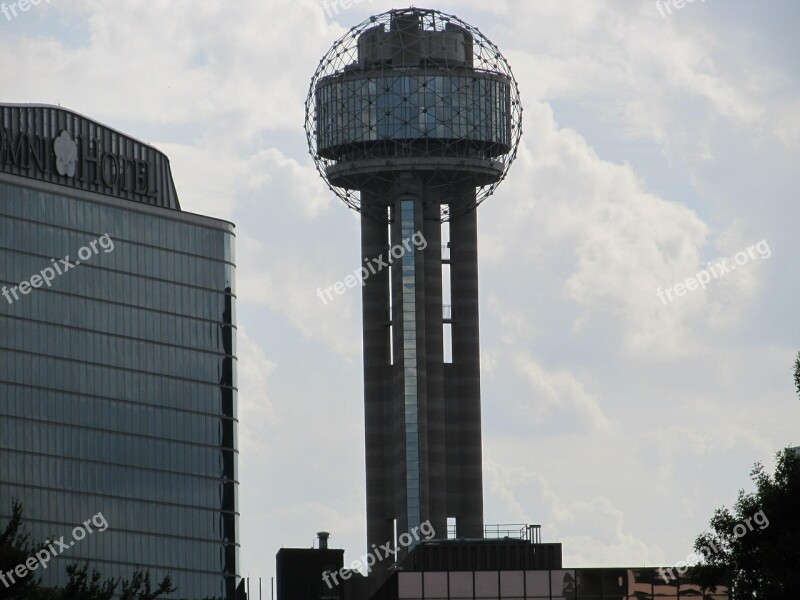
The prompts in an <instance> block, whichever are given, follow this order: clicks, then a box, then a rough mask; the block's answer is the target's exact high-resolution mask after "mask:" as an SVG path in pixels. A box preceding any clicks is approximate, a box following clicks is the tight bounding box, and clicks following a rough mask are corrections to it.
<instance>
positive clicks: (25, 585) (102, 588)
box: [0, 502, 176, 600]
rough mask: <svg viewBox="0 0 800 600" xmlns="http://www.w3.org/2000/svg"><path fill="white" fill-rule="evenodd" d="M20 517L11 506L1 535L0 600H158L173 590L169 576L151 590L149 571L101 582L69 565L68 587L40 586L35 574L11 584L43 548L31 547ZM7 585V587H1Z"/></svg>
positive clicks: (94, 574) (99, 576)
mask: <svg viewBox="0 0 800 600" xmlns="http://www.w3.org/2000/svg"><path fill="white" fill-rule="evenodd" d="M22 515H23V509H22V505H21V504H19V503H18V502H14V503H13V504H12V511H11V519H10V520H9V522H8V524H7V525H6V527H5V529H4V530H3V532H2V533H1V534H0V576H1V575H3V574H6V575H5V581H2V580H0V600H111V599H112V598H113V596H114V594H115V593H118V594H119V596H120V598H121V600H157V599H158V598H162V597H163V596H166V595H169V594H171V593H172V592H174V591H175V590H176V588H175V587H174V586H173V585H172V581H171V579H170V577H169V575H167V576H166V577H165V578H164V579H163V580H162V581H161V582H160V583H159V584H158V585H157V586H156V588H155V590H154V589H153V585H152V582H151V579H150V572H149V571H145V570H142V569H137V570H136V571H134V573H133V576H132V577H131V579H129V580H128V579H117V580H114V579H105V580H104V579H103V576H102V574H101V573H99V572H97V571H96V570H95V569H91V572H90V570H89V565H88V564H84V565H82V566H79V565H77V564H71V565H68V566H67V584H66V585H65V586H64V587H63V588H47V587H44V586H42V585H41V583H40V581H39V579H38V577H36V575H35V574H34V573H29V574H28V575H27V576H26V577H25V578H18V577H14V579H13V582H12V581H11V578H10V577H8V575H7V574H8V573H9V572H12V574H13V571H14V569H15V568H16V567H17V566H18V565H24V564H25V562H26V561H27V560H28V559H29V558H31V556H33V555H34V553H35V552H36V551H37V550H39V549H42V548H44V546H39V547H35V546H32V545H31V541H30V535H29V534H27V533H25V531H24V523H23V518H22ZM54 566H55V565H51V567H50V568H53V567H54ZM12 576H13V575H12ZM6 582H7V583H8V585H4V584H5V583H6ZM118 589H119V591H117V590H118Z"/></svg>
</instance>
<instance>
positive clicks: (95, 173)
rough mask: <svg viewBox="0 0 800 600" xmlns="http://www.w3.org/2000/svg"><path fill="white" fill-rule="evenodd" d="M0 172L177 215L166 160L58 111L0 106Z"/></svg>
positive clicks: (134, 142) (150, 149) (121, 136)
mask: <svg viewBox="0 0 800 600" xmlns="http://www.w3.org/2000/svg"><path fill="white" fill-rule="evenodd" d="M0 172H3V173H11V174H13V175H21V176H23V177H30V178H32V179H38V180H40V181H46V182H49V183H54V184H58V185H63V186H67V187H70V188H74V189H77V190H82V191H87V192H96V193H99V194H106V195H108V196H114V197H116V198H122V199H124V200H132V201H135V202H142V203H146V204H152V205H156V206H162V207H164V208H172V209H175V210H180V204H179V202H178V194H177V192H176V191H175V184H174V182H173V181H172V172H171V171H170V167H169V159H167V157H166V155H164V154H163V153H161V152H159V151H158V150H156V149H155V148H153V147H152V146H148V145H147V144H144V143H142V142H140V141H138V140H136V139H134V138H132V137H129V136H127V135H124V134H122V133H119V132H118V131H116V130H114V129H111V128H110V127H106V126H105V125H101V124H100V123H97V122H95V121H91V120H89V119H87V118H86V117H83V116H81V115H79V114H76V113H74V112H71V111H68V110H65V109H63V108H60V107H58V106H43V105H32V104H19V105H18V104H0Z"/></svg>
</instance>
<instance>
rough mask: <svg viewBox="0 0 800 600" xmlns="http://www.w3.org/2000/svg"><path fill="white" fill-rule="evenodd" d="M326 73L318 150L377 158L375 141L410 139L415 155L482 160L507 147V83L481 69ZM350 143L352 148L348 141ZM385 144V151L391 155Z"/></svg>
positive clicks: (321, 92) (319, 106)
mask: <svg viewBox="0 0 800 600" xmlns="http://www.w3.org/2000/svg"><path fill="white" fill-rule="evenodd" d="M447 73H448V74H437V73H436V71H428V72H424V71H423V72H420V71H419V70H415V72H413V73H405V74H403V73H398V74H392V75H386V74H381V75H376V76H374V77H370V76H368V75H361V76H359V77H358V78H347V77H338V76H337V77H331V78H329V79H324V80H322V81H321V82H320V84H319V87H318V88H317V96H316V97H317V115H318V121H317V151H318V152H319V154H320V155H321V156H323V157H325V158H329V159H334V160H342V159H348V160H352V159H355V158H362V157H365V158H366V157H372V156H381V153H380V151H379V148H376V147H375V142H387V141H389V142H391V141H398V142H400V141H405V142H408V141H414V142H415V144H414V145H412V146H408V147H407V148H406V150H407V153H409V154H411V155H419V156H429V155H436V156H468V157H471V158H484V157H492V156H498V155H500V154H505V153H507V152H508V151H509V150H510V148H511V107H510V97H511V90H510V82H509V81H508V80H507V79H505V78H503V77H501V76H499V75H490V74H486V73H481V72H469V73H464V74H459V75H455V74H452V73H451V72H447ZM354 145H355V146H354ZM398 151H399V150H398V149H397V148H396V147H394V146H393V147H392V148H391V152H390V153H389V154H388V155H387V156H397V154H398Z"/></svg>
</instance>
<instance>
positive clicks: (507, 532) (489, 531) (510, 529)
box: [483, 523, 542, 544]
mask: <svg viewBox="0 0 800 600" xmlns="http://www.w3.org/2000/svg"><path fill="white" fill-rule="evenodd" d="M483 537H485V538H487V539H502V538H509V539H512V540H526V541H528V542H531V543H532V544H541V543H542V526H541V525H526V524H524V523H510V524H505V523H504V524H500V525H486V526H485V527H484V528H483Z"/></svg>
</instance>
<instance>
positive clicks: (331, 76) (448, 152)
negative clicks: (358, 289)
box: [305, 8, 522, 220]
mask: <svg viewBox="0 0 800 600" xmlns="http://www.w3.org/2000/svg"><path fill="white" fill-rule="evenodd" d="M403 16H410V17H416V18H418V19H419V20H420V22H421V24H422V29H423V30H425V31H434V32H442V31H444V30H445V28H446V27H448V26H449V27H453V26H455V27H458V28H461V29H463V30H464V31H466V32H468V34H469V35H471V36H472V47H471V51H472V56H471V59H472V63H471V65H470V67H469V68H464V65H463V64H462V65H458V66H453V69H452V73H453V77H454V78H456V79H458V78H459V77H461V79H460V80H464V79H465V78H467V77H468V76H469V74H470V73H472V72H474V73H476V74H479V75H480V77H481V78H482V80H484V79H489V78H493V79H495V80H498V81H501V82H503V87H504V90H505V89H506V87H507V90H508V92H507V94H508V95H509V96H510V98H504V102H507V108H506V110H508V111H509V113H510V114H509V115H507V118H508V117H510V118H509V122H510V130H509V131H504V132H503V135H504V138H503V139H504V140H507V143H505V144H503V147H502V150H501V151H495V152H494V153H491V154H487V155H486V156H483V157H479V158H480V159H481V160H483V162H485V163H486V165H490V166H491V168H492V169H493V170H494V171H495V172H496V176H495V177H493V179H494V180H493V181H489V182H486V183H485V184H484V185H476V186H475V187H476V188H477V189H476V196H475V199H474V200H472V199H470V200H469V204H468V205H466V206H465V207H463V209H464V210H471V209H474V208H475V207H476V206H477V205H479V204H480V203H481V202H483V201H484V200H486V198H488V197H489V196H490V195H491V194H492V193H493V192H494V190H495V188H496V187H497V186H498V185H499V183H500V182H501V181H502V180H503V179H504V178H505V177H506V174H507V173H508V170H509V168H510V166H511V163H512V162H513V161H514V159H515V158H516V155H517V148H518V146H519V141H520V137H521V135H522V104H521V102H520V94H519V87H518V85H517V81H516V80H515V79H514V76H513V73H512V71H511V67H510V65H509V64H508V61H507V60H506V59H505V57H504V56H503V55H502V54H501V53H500V50H499V49H498V48H497V46H496V45H495V44H493V43H492V42H491V41H489V40H488V39H487V38H486V37H485V36H484V35H483V34H482V33H481V32H480V31H479V30H478V29H477V28H475V27H473V26H471V25H469V24H468V23H465V22H464V21H462V20H460V19H459V18H458V17H456V16H454V15H450V14H446V13H442V12H440V11H437V10H432V9H424V8H407V9H396V10H390V11H388V12H385V13H381V14H379V15H375V16H372V17H369V18H368V19H366V20H365V21H363V22H362V23H360V24H359V25H356V26H355V27H352V28H351V29H350V30H349V31H348V32H347V33H346V34H345V35H343V36H342V37H341V38H339V39H338V40H337V41H336V42H335V43H334V44H333V46H331V48H330V49H329V50H328V52H327V53H326V54H325V56H323V58H322V60H320V62H319V65H318V67H317V70H316V72H315V73H314V75H313V77H312V78H311V85H310V87H309V91H308V96H307V98H306V103H305V109H306V119H305V131H306V137H307V140H308V148H309V152H310V154H311V156H312V157H313V159H314V163H315V165H316V168H317V171H318V172H319V174H320V175H321V176H322V178H323V179H324V180H325V182H326V183H327V184H328V187H329V188H330V189H331V190H332V191H333V192H334V193H335V194H336V195H337V196H339V198H341V199H342V200H343V201H344V202H345V203H346V204H347V205H348V206H349V207H350V208H352V209H354V210H357V211H359V212H360V211H361V210H362V206H361V200H360V197H359V194H358V191H357V190H356V189H349V188H345V187H338V186H336V185H334V184H332V183H331V181H330V177H329V173H328V171H327V170H328V169H329V168H330V167H333V166H335V165H336V164H337V162H338V161H337V160H336V158H332V157H331V156H328V157H326V156H323V155H322V154H321V152H320V148H319V144H320V136H319V130H318V129H319V128H318V121H319V117H320V115H319V114H318V110H319V106H320V98H319V97H318V96H319V94H318V92H319V86H320V82H321V81H323V80H324V81H323V84H325V85H327V83H328V82H331V81H332V80H333V81H344V80H345V79H347V77H348V76H349V75H350V74H351V73H353V72H354V71H355V72H358V69H354V66H355V65H357V64H358V39H359V36H361V35H362V34H363V33H364V32H365V31H367V30H373V29H376V28H384V30H385V29H386V28H388V27H389V26H390V25H391V22H392V20H393V19H395V18H397V17H403ZM402 43H405V42H404V41H403V42H402ZM459 67H460V68H459ZM443 69H444V71H445V72H449V69H450V66H449V65H447V64H444V65H442V64H438V65H437V67H436V69H434V74H441V73H442V72H443ZM399 70H400V69H397V68H396V67H393V66H392V65H391V64H389V63H388V62H387V63H385V64H380V65H377V66H371V67H370V68H369V70H368V75H369V77H370V78H372V80H377V81H384V82H385V81H388V79H381V78H392V77H393V76H395V75H394V74H396V73H397V72H398V71H399ZM404 71H405V72H406V73H408V72H409V69H405V70H404ZM411 71H418V72H419V73H420V75H421V77H423V78H424V77H425V73H426V72H425V67H421V68H419V69H417V70H411ZM362 72H363V71H362ZM337 78H338V79H337ZM476 81H477V80H476ZM443 87H445V86H443ZM386 92H387V93H388V92H389V88H388V87H387V88H386ZM434 93H436V92H434ZM438 94H439V96H438V98H436V100H438V101H439V102H440V103H442V102H443V103H445V104H446V105H448V110H449V112H448V113H445V111H443V110H441V109H440V110H439V112H438V113H436V111H434V110H431V113H436V114H434V116H433V117H428V116H427V115H426V117H425V118H426V119H427V120H428V121H430V123H424V124H423V123H421V121H422V117H421V115H420V114H419V113H426V112H427V106H424V105H420V104H421V102H423V101H422V100H419V99H418V103H417V105H416V106H412V107H411V109H412V110H416V111H417V112H416V113H415V114H416V116H417V117H420V119H419V120H420V124H419V125H418V124H417V123H416V122H414V123H412V124H411V125H410V126H409V122H408V121H406V122H405V126H408V128H409V130H410V131H412V130H413V129H414V128H416V129H417V130H418V131H419V128H421V127H422V128H425V134H424V135H423V134H422V133H420V134H419V135H418V136H417V137H416V139H409V137H408V136H406V137H405V138H403V139H401V140H398V139H396V138H395V139H389V138H388V136H387V137H385V138H381V137H380V135H379V134H378V133H374V134H372V135H373V136H374V137H371V138H370V140H371V143H373V144H374V143H379V144H383V147H382V150H381V152H383V153H384V154H383V156H386V157H391V156H392V155H408V154H412V153H413V155H414V156H416V157H418V158H421V159H424V158H425V157H426V156H427V154H426V153H427V152H428V150H427V148H428V143H427V142H428V141H429V140H431V141H433V142H436V144H435V146H434V144H431V147H432V148H434V147H435V149H431V154H430V156H431V157H436V158H441V157H442V156H448V157H455V158H459V157H461V156H463V153H464V152H466V150H465V148H470V149H469V152H472V154H471V155H470V159H471V160H473V162H474V160H475V158H476V156H475V153H476V152H479V151H477V150H475V148H474V139H475V138H476V137H479V136H480V135H483V136H484V138H485V136H486V134H485V132H483V130H481V132H477V129H476V128H473V129H469V130H467V129H465V128H469V127H470V126H471V123H469V122H467V121H468V119H466V118H465V117H462V116H461V110H462V108H461V107H460V106H457V105H456V103H455V101H454V99H453V98H454V97H455V96H454V93H453V92H451V91H448V92H446V93H445V92H444V91H441V90H438ZM504 94H505V92H504ZM462 95H463V94H462ZM403 100H404V101H406V100H407V98H403ZM482 100H485V99H483V98H482ZM448 103H449V104H448ZM369 104H370V105H372V104H373V103H372V102H371V101H370V102H369ZM462 105H463V101H462ZM334 106H335V107H336V110H338V111H340V112H341V114H342V115H343V116H344V118H345V119H350V120H351V121H353V122H357V126H359V127H361V128H362V129H363V130H364V131H366V129H365V125H366V122H365V121H363V117H362V115H361V112H357V111H363V110H364V109H363V108H358V109H355V108H353V107H352V106H351V105H348V104H347V102H345V101H341V102H340V103H339V104H334ZM359 106H360V105H359ZM486 106H489V107H490V108H491V107H493V105H492V101H491V100H489V101H486ZM370 108H373V107H370ZM463 110H464V111H465V112H466V109H463ZM348 111H349V114H348ZM386 114H387V115H389V112H388V111H387V112H386ZM444 114H447V121H444V116H442V118H441V119H440V118H439V115H444ZM456 117H458V118H460V119H461V121H459V123H461V126H460V128H459V127H458V126H457V125H454V121H457V119H456ZM481 125H482V127H483V128H484V129H485V127H486V125H485V124H483V123H481ZM431 127H432V128H434V131H442V130H445V129H446V131H447V132H448V134H449V137H446V140H445V141H444V142H442V139H441V136H438V135H436V134H432V135H428V134H427V132H428V131H429V130H430V128H431ZM369 129H370V132H372V130H373V129H374V128H373V127H369ZM412 132H413V131H412ZM420 142H422V145H420ZM361 146H363V139H361V140H358V143H353V144H352V147H353V148H354V149H356V148H358V147H361ZM338 147H339V148H341V147H342V146H341V144H340V145H339V146H338ZM412 147H413V150H412V149H411V148H412ZM420 148H422V150H420ZM375 176H376V177H380V176H381V175H380V173H376V175H375ZM458 177H459V174H458V173H457V172H454V173H453V177H452V178H451V181H450V183H458V181H457V179H458ZM464 179H465V178H464V177H462V182H463V180H464ZM451 216H455V214H454V215H449V214H446V211H444V210H443V214H442V220H447V219H448V218H450V217H451Z"/></svg>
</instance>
